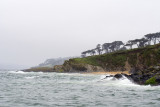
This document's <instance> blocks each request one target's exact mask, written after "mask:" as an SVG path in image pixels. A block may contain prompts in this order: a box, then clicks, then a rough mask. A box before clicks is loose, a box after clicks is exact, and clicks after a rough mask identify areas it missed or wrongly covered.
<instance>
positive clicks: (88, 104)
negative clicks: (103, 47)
mask: <svg viewBox="0 0 160 107" xmlns="http://www.w3.org/2000/svg"><path fill="white" fill-rule="evenodd" d="M106 75H109V74H106ZM106 75H97V74H79V73H43V72H23V71H0V107H160V86H149V85H148V86H140V85H137V84H134V83H132V82H131V81H130V80H128V79H127V78H125V77H123V78H122V79H120V80H117V79H114V78H113V77H110V78H107V79H105V76H106Z"/></svg>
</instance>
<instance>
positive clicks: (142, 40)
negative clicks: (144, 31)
mask: <svg viewBox="0 0 160 107" xmlns="http://www.w3.org/2000/svg"><path fill="white" fill-rule="evenodd" d="M147 42H148V39H145V38H142V39H140V41H139V47H145V46H146V43H147Z"/></svg>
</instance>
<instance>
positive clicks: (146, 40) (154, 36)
mask: <svg viewBox="0 0 160 107" xmlns="http://www.w3.org/2000/svg"><path fill="white" fill-rule="evenodd" d="M152 43H153V44H154V45H155V44H157V43H160V32H158V33H150V34H147V35H144V37H143V38H141V39H135V40H129V41H128V42H127V43H123V42H122V41H114V42H112V43H104V44H102V45H101V44H98V45H97V46H96V48H94V49H91V50H87V51H84V52H82V53H81V56H82V57H86V56H87V55H91V56H92V55H96V54H97V53H98V54H99V55H100V54H103V53H110V52H115V51H118V50H127V49H133V46H135V45H136V47H137V48H141V47H146V46H148V45H152Z"/></svg>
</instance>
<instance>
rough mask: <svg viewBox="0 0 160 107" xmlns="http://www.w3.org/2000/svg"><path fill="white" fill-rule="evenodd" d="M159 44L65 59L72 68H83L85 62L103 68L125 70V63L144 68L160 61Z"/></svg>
mask: <svg viewBox="0 0 160 107" xmlns="http://www.w3.org/2000/svg"><path fill="white" fill-rule="evenodd" d="M159 59H160V44H156V45H151V46H147V47H143V48H137V49H130V50H121V51H117V52H112V53H108V54H103V55H94V56H89V57H85V58H74V59H70V60H69V61H66V62H65V64H64V66H65V65H66V64H69V65H70V66H72V67H73V68H76V69H81V70H83V69H84V70H85V69H86V68H85V67H84V66H85V65H86V64H89V65H93V66H100V67H102V68H103V69H105V70H108V71H111V70H112V71H114V70H122V71H123V70H125V64H126V62H127V61H128V64H129V65H130V66H131V67H138V68H145V67H150V66H152V65H155V64H158V63H159V62H160V60H159Z"/></svg>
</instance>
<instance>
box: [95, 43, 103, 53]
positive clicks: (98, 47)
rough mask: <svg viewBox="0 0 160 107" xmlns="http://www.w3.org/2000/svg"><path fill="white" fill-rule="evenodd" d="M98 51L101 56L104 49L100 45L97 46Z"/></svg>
mask: <svg viewBox="0 0 160 107" xmlns="http://www.w3.org/2000/svg"><path fill="white" fill-rule="evenodd" d="M96 51H97V52H98V54H99V55H100V54H101V51H102V49H101V44H98V45H97V46H96Z"/></svg>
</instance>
